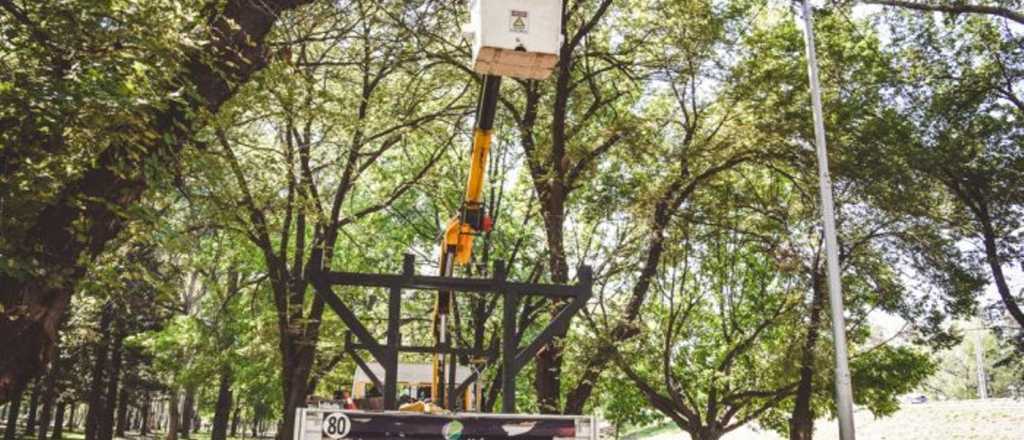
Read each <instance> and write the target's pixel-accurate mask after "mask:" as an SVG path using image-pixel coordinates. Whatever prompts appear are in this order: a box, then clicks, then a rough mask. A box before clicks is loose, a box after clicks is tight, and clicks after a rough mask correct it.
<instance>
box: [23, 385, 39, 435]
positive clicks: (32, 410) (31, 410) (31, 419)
mask: <svg viewBox="0 0 1024 440" xmlns="http://www.w3.org/2000/svg"><path fill="white" fill-rule="evenodd" d="M42 392H43V383H42V381H40V380H38V379H36V382H35V384H33V385H32V397H31V398H29V401H28V417H26V418H25V434H26V435H34V434H35V433H36V409H38V408H39V395H40V394H42Z"/></svg>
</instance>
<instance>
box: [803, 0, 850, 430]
mask: <svg viewBox="0 0 1024 440" xmlns="http://www.w3.org/2000/svg"><path fill="white" fill-rule="evenodd" d="M801 9H802V12H803V13H802V15H803V19H804V46H805V48H806V50H807V74H808V76H809V77H810V83H811V107H812V110H813V113H814V144H815V147H816V149H817V153H818V185H819V187H820V190H821V217H822V218H821V220H822V223H823V226H824V229H825V253H826V255H827V259H826V260H827V261H826V262H827V265H828V291H829V303H830V305H831V310H832V339H833V341H834V342H835V356H836V359H835V360H836V410H837V413H838V415H839V438H840V439H842V440H854V439H855V436H854V432H853V386H852V385H851V383H850V382H851V381H850V363H849V358H848V357H849V356H848V354H847V352H846V319H845V317H844V316H843V291H842V286H841V284H840V282H839V276H840V274H839V250H838V244H837V243H836V221H835V206H834V203H833V201H832V179H831V177H829V172H828V150H827V148H826V146H825V121H824V116H823V115H822V108H821V85H820V83H819V80H818V56H817V53H816V51H815V49H814V17H812V16H811V6H810V4H808V0H802V2H801Z"/></svg>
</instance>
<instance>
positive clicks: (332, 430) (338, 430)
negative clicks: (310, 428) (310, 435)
mask: <svg viewBox="0 0 1024 440" xmlns="http://www.w3.org/2000/svg"><path fill="white" fill-rule="evenodd" d="M323 426H324V428H323V430H324V435H326V436H328V437H330V438H332V439H339V438H342V437H344V436H346V435H348V430H349V428H351V427H352V423H351V422H349V420H348V416H346V415H345V413H340V412H334V413H327V415H325V416H324V424H323Z"/></svg>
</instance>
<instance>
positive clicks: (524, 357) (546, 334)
mask: <svg viewBox="0 0 1024 440" xmlns="http://www.w3.org/2000/svg"><path fill="white" fill-rule="evenodd" d="M593 276H594V275H593V272H591V270H590V268H589V267H587V266H583V267H581V268H580V269H579V279H580V283H581V284H587V285H590V284H591V282H592V279H593ZM589 299H590V292H589V291H580V292H577V296H576V299H575V300H574V301H572V302H570V303H569V304H566V305H565V307H563V308H562V310H561V311H560V312H558V315H556V316H555V318H554V319H552V320H551V322H550V323H548V326H547V327H545V328H544V330H543V331H541V332H540V334H539V335H537V337H536V338H534V340H533V341H532V342H530V344H529V345H527V346H526V347H525V348H523V349H522V350H519V352H518V353H516V356H515V361H514V362H513V363H512V366H513V367H514V368H515V372H514V374H518V373H519V370H522V369H523V367H524V366H526V363H527V362H530V359H533V357H534V356H535V355H537V352H538V351H540V349H541V348H542V347H544V346H545V345H547V344H548V343H549V342H551V341H552V340H553V339H554V338H555V335H560V334H562V333H563V332H565V330H566V329H568V327H569V323H570V322H571V321H572V317H573V316H575V315H576V312H579V311H580V309H582V308H583V306H584V305H586V304H587V300H589Z"/></svg>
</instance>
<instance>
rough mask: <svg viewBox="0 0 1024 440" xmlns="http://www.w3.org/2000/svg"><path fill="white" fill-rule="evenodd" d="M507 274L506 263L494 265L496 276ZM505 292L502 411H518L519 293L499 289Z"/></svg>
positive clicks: (502, 333) (501, 276)
mask: <svg viewBox="0 0 1024 440" xmlns="http://www.w3.org/2000/svg"><path fill="white" fill-rule="evenodd" d="M506 276H507V274H506V272H505V264H504V263H503V262H498V263H497V264H495V265H494V278H495V279H498V280H504V279H505V277H506ZM498 293H501V294H504V300H505V301H504V302H505V303H504V305H503V307H504V310H503V311H502V315H503V316H502V331H501V347H502V349H501V362H502V371H501V412H504V413H509V414H510V413H514V412H516V373H517V372H518V371H516V369H515V367H514V366H513V365H514V364H515V356H516V348H517V347H518V345H519V341H517V340H516V313H518V311H519V294H518V293H517V292H515V291H512V290H508V291H504V292H502V291H498Z"/></svg>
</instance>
